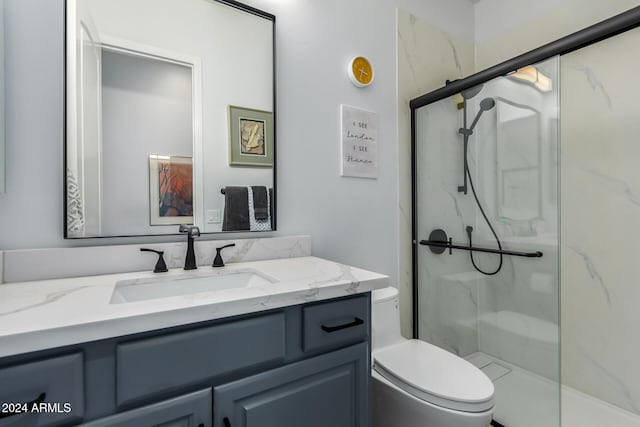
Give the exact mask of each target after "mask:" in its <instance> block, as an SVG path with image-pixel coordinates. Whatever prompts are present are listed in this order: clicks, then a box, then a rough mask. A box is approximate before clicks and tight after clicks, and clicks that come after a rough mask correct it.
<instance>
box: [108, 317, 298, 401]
mask: <svg viewBox="0 0 640 427" xmlns="http://www.w3.org/2000/svg"><path fill="white" fill-rule="evenodd" d="M285 353H286V349H285V313H284V312H278V313H273V314H268V315H264V316H260V317H255V318H251V319H246V320H238V321H235V322H229V323H224V324H220V325H214V326H210V327H206V328H200V329H195V330H191V331H186V332H178V333H173V334H169V335H163V336H159V337H155V338H149V339H143V340H139V341H133V342H130V343H125V344H120V345H118V346H117V350H116V397H117V404H118V406H122V405H126V404H129V403H131V402H134V401H136V400H139V399H141V398H143V397H147V396H151V395H154V394H158V393H162V392H167V391H172V390H176V389H179V388H181V387H184V386H187V385H190V384H197V383H201V382H203V381H206V380H209V379H211V378H213V377H215V376H217V375H222V374H229V373H232V372H234V371H236V370H240V369H247V368H251V367H254V366H258V365H260V364H264V363H268V362H273V361H278V360H282V359H284V357H285Z"/></svg>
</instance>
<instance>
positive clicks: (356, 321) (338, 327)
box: [322, 317, 364, 333]
mask: <svg viewBox="0 0 640 427" xmlns="http://www.w3.org/2000/svg"><path fill="white" fill-rule="evenodd" d="M363 323H364V320H362V319H360V318H359V317H354V318H353V322H350V323H343V324H342V325H336V326H327V325H322V330H323V331H325V332H329V333H331V332H336V331H340V330H342V329H347V328H353V327H354V326H358V325H362V324H363Z"/></svg>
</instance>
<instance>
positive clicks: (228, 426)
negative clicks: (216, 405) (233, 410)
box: [222, 417, 231, 427]
mask: <svg viewBox="0 0 640 427" xmlns="http://www.w3.org/2000/svg"><path fill="white" fill-rule="evenodd" d="M222 423H223V424H224V427H231V421H229V418H227V417H224V418H223V419H222Z"/></svg>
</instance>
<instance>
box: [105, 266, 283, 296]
mask: <svg viewBox="0 0 640 427" xmlns="http://www.w3.org/2000/svg"><path fill="white" fill-rule="evenodd" d="M269 283H275V280H274V279H272V278H270V277H269V276H266V275H264V274H262V273H260V272H259V271H257V270H253V269H245V270H229V271H220V272H193V273H188V272H185V273H183V274H179V275H168V276H158V277H149V278H144V279H129V280H121V281H119V282H117V283H116V286H115V288H114V289H113V294H112V295H111V301H110V302H109V303H110V304H123V303H128V302H135V301H144V300H150V299H157V298H166V297H174V296H179V295H190V294H198V293H202V292H215V291H222V290H225V289H237V288H249V287H254V286H260V285H266V284H269Z"/></svg>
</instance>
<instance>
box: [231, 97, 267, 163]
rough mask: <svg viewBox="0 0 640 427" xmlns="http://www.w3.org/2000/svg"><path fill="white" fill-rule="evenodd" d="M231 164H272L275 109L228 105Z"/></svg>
mask: <svg viewBox="0 0 640 427" xmlns="http://www.w3.org/2000/svg"><path fill="white" fill-rule="evenodd" d="M229 164H230V165H231V166H257V167H272V166H273V113H271V112H270V111H262V110H253V109H251V108H242V107H236V106H234V105H230V106H229Z"/></svg>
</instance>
